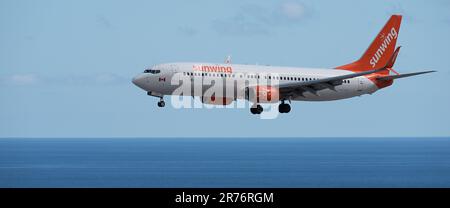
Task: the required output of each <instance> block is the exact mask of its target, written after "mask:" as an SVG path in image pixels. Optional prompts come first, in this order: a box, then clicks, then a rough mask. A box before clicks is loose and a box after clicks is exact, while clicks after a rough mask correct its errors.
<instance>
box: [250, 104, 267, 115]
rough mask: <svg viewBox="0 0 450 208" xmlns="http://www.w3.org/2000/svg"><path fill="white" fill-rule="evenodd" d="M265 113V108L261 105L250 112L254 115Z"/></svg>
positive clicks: (253, 107)
mask: <svg viewBox="0 0 450 208" xmlns="http://www.w3.org/2000/svg"><path fill="white" fill-rule="evenodd" d="M263 111H264V109H263V107H262V106H261V105H259V104H257V105H256V106H252V107H251V108H250V112H252V114H261V113H262V112H263Z"/></svg>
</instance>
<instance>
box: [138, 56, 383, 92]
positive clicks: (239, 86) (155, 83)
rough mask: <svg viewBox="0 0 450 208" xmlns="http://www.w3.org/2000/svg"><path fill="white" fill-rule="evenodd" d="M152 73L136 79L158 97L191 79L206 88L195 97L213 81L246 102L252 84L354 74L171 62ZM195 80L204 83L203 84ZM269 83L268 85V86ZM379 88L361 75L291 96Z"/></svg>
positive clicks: (286, 68) (200, 86) (295, 68)
mask: <svg viewBox="0 0 450 208" xmlns="http://www.w3.org/2000/svg"><path fill="white" fill-rule="evenodd" d="M151 69H152V70H153V71H152V73H149V72H147V73H141V74H139V75H138V76H136V77H134V78H133V83H134V84H136V85H137V86H139V87H140V88H142V89H143V90H145V91H147V92H150V93H151V95H154V96H160V97H162V96H164V95H172V94H173V93H174V91H175V90H176V89H177V88H179V87H180V84H181V83H182V82H178V81H176V82H173V81H172V79H173V78H175V77H176V78H177V79H190V80H192V82H191V87H192V89H195V88H200V89H202V90H201V92H200V93H195V92H194V90H192V93H193V94H192V95H191V96H202V93H204V92H205V90H207V89H208V88H209V87H211V84H212V80H215V81H217V80H220V81H222V82H223V83H224V84H225V85H224V86H234V88H235V94H234V97H233V99H243V98H244V89H245V88H246V87H248V85H252V84H257V85H276V84H286V83H294V82H305V81H310V80H314V79H323V78H327V77H335V76H340V75H346V74H352V73H354V72H351V71H347V70H336V69H320V68H298V67H280V66H261V65H240V64H215V63H168V64H160V65H155V66H153V67H152V68H151ZM194 80H202V81H200V82H198V81H194ZM267 83H268V84H267ZM377 90H378V87H377V86H376V85H375V84H374V83H373V82H372V81H371V80H370V79H368V78H367V77H365V76H360V77H355V78H351V79H348V80H344V82H343V83H342V84H341V85H338V86H336V87H335V88H334V89H323V90H320V91H317V93H315V94H314V93H312V92H305V93H303V94H302V95H296V94H293V95H290V97H289V99H290V100H302V101H328V100H338V99H345V98H351V97H355V96H360V95H363V94H372V93H374V92H375V91H377Z"/></svg>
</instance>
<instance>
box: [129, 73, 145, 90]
mask: <svg viewBox="0 0 450 208" xmlns="http://www.w3.org/2000/svg"><path fill="white" fill-rule="evenodd" d="M144 79H145V78H144V76H142V75H137V76H135V77H133V79H132V80H131V82H133V84H134V85H136V86H138V87H140V88H142V87H143V85H144Z"/></svg>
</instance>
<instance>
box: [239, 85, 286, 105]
mask: <svg viewBox="0 0 450 208" xmlns="http://www.w3.org/2000/svg"><path fill="white" fill-rule="evenodd" d="M245 94H246V98H247V99H248V100H249V101H251V102H254V103H276V102H278V101H279V100H280V91H279V90H278V87H272V86H256V87H249V88H247V89H246V93H245Z"/></svg>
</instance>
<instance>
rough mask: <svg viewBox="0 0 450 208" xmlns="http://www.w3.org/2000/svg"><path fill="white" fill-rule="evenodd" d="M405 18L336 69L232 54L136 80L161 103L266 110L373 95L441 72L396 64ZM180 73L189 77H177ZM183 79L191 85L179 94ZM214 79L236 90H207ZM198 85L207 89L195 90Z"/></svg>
mask: <svg viewBox="0 0 450 208" xmlns="http://www.w3.org/2000/svg"><path fill="white" fill-rule="evenodd" d="M401 20H402V16H401V15H392V16H391V17H390V18H389V20H388V21H387V23H386V24H385V26H384V27H383V28H382V30H381V31H380V32H379V33H378V35H377V36H376V37H375V39H374V40H373V41H372V43H371V44H370V46H369V47H368V48H367V50H366V51H365V52H364V54H363V55H362V56H361V58H359V59H358V60H356V61H354V62H351V63H349V64H345V65H342V66H338V67H335V68H333V69H325V68H300V67H281V66H261V65H242V64H232V63H231V57H230V56H228V57H227V59H226V60H225V63H222V64H219V63H201V62H200V63H197V62H192V63H184V62H183V63H167V64H158V65H155V66H153V67H151V68H149V69H145V71H144V72H143V73H141V74H139V75H137V76H135V77H134V78H133V79H132V82H133V83H134V84H135V85H136V86H138V87H140V88H141V89H143V90H145V91H146V92H147V94H148V95H150V96H154V97H157V98H159V102H158V106H159V107H164V106H165V102H164V99H163V98H164V96H166V95H183V96H193V97H194V96H195V97H197V96H198V97H200V99H201V101H202V102H203V103H205V104H211V105H229V104H231V103H232V102H233V101H236V100H238V99H243V100H248V101H250V103H253V104H252V106H251V107H250V112H251V113H252V114H261V113H262V112H263V110H264V109H263V107H262V106H261V105H260V104H262V103H275V104H278V103H279V105H278V111H279V112H280V113H289V112H290V111H291V107H290V105H289V104H288V103H287V102H286V101H288V102H289V103H291V101H331V100H339V99H347V98H352V97H355V96H361V95H364V94H372V93H374V92H376V91H377V90H380V89H382V88H385V87H388V86H391V85H392V84H393V82H394V80H395V79H399V78H405V77H410V76H416V75H420V74H426V73H431V72H435V71H421V72H413V73H403V74H400V73H398V72H397V71H395V70H394V69H393V67H394V64H395V61H396V59H397V55H398V53H399V51H400V47H396V43H397V38H398V34H399V29H400V24H401ZM175 77H177V79H180V80H183V81H182V82H171V80H172V79H175ZM195 80H197V81H195ZM198 80H200V81H198ZM212 80H214V81H212ZM185 82H186V83H185ZM183 83H185V84H186V85H188V86H189V88H190V90H188V92H186V91H184V92H183V93H180V92H177V93H175V92H176V91H177V89H179V88H180V87H181V85H183ZM213 83H222V85H220V90H219V91H221V90H222V89H223V90H225V89H224V88H226V86H227V85H232V86H233V87H232V88H233V90H231V91H233V93H228V94H227V93H225V94H223V93H217V92H215V93H213V94H211V93H210V94H206V92H207V91H208V89H209V88H211V86H212V85H213ZM195 88H200V89H201V90H197V92H195V90H193V89H195ZM230 94H231V95H230Z"/></svg>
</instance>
